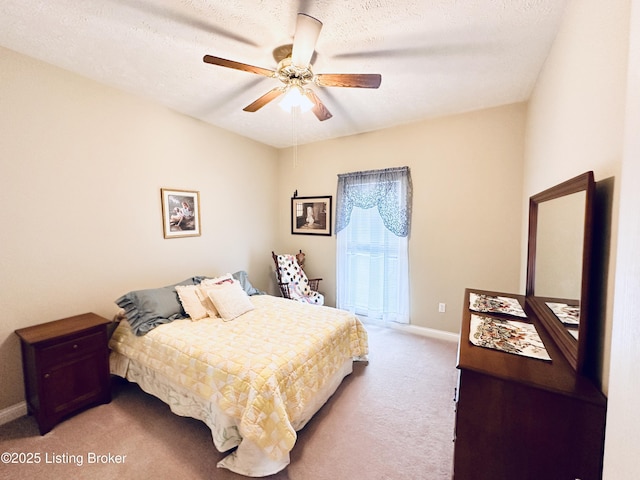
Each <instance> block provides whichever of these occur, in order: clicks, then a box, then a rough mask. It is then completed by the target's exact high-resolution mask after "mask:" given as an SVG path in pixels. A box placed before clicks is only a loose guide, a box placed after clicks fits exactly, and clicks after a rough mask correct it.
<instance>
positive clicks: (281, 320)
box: [110, 295, 368, 459]
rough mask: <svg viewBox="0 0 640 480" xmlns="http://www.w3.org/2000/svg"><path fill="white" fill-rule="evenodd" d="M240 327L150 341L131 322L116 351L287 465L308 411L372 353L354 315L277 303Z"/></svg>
mask: <svg viewBox="0 0 640 480" xmlns="http://www.w3.org/2000/svg"><path fill="white" fill-rule="evenodd" d="M250 298H251V301H252V303H253V304H254V306H255V307H256V308H255V309H254V310H252V311H249V312H247V313H245V314H243V315H241V316H240V317H238V318H236V319H235V320H232V321H229V322H224V321H222V319H219V318H218V319H212V318H207V319H203V320H199V321H197V322H194V321H191V320H189V319H187V320H177V321H174V322H172V323H168V324H165V325H161V326H159V327H157V328H155V329H154V330H152V331H150V332H149V333H147V334H146V335H144V336H142V337H136V336H135V335H133V333H131V331H130V329H129V328H128V324H127V323H126V322H123V323H122V324H121V325H120V326H119V327H118V328H117V329H116V331H115V332H114V334H113V336H112V338H111V341H110V346H111V348H112V349H113V350H114V351H117V352H119V353H121V354H123V355H125V356H127V357H129V358H132V359H135V360H137V361H138V362H141V363H143V364H145V365H146V366H148V367H150V368H152V369H153V370H156V371H158V372H160V373H161V374H163V375H165V376H166V377H168V378H170V379H173V380H174V381H176V382H178V383H179V384H180V385H183V386H184V387H186V388H188V389H189V390H191V391H192V392H194V393H196V394H197V395H198V396H201V397H202V398H204V399H206V400H213V401H215V402H216V404H217V405H218V407H219V408H220V409H221V410H222V411H223V412H224V413H226V414H227V415H229V416H231V417H232V418H235V419H236V420H237V423H238V429H239V432H240V434H241V435H242V437H243V438H247V439H250V440H252V441H253V442H254V443H255V444H257V445H258V446H259V447H260V448H261V449H262V450H264V451H265V452H266V453H267V454H268V455H269V457H271V458H273V459H279V458H281V457H282V456H283V455H288V452H289V451H290V450H291V449H292V448H293V445H294V444H295V441H296V432H295V429H294V427H293V425H295V424H296V422H297V421H299V420H300V419H299V416H300V414H301V413H302V412H303V411H304V408H305V406H306V405H307V404H308V403H309V402H310V401H311V399H312V398H313V396H314V394H315V393H316V392H318V391H319V390H320V389H321V388H322V386H323V384H324V381H325V379H328V378H330V377H331V375H332V374H333V373H335V372H336V371H337V370H338V369H339V368H340V366H341V365H342V364H344V361H345V360H346V359H349V358H352V357H359V356H364V355H366V354H367V353H368V346H367V332H366V330H365V329H364V327H363V326H362V324H361V323H360V321H359V320H358V319H357V318H356V317H355V316H354V315H352V314H350V313H348V312H345V311H342V310H337V309H334V308H330V307H319V306H315V305H307V304H304V303H299V302H294V301H291V300H285V299H282V298H279V297H272V296H269V295H259V296H253V297H250Z"/></svg>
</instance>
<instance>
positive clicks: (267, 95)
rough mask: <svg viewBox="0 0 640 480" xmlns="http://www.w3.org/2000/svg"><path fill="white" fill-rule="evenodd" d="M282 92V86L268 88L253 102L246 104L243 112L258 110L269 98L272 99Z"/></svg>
mask: <svg viewBox="0 0 640 480" xmlns="http://www.w3.org/2000/svg"><path fill="white" fill-rule="evenodd" d="M283 93H284V88H282V87H276V88H274V89H273V90H270V91H268V92H267V93H265V94H264V95H262V96H261V97H260V98H259V99H257V100H256V101H255V102H253V103H251V104H249V105H247V106H246V107H244V108H243V110H244V111H245V112H256V111H258V110H260V109H261V108H262V107H264V106H265V105H266V104H267V103H269V102H270V101H271V100H273V99H275V98H278V97H279V96H280V95H282V94H283Z"/></svg>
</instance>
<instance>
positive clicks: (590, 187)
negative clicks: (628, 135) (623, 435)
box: [526, 171, 595, 374]
mask: <svg viewBox="0 0 640 480" xmlns="http://www.w3.org/2000/svg"><path fill="white" fill-rule="evenodd" d="M582 191H584V192H585V193H586V195H585V211H584V213H585V215H584V232H583V234H584V235H583V246H582V279H581V286H580V299H579V301H580V325H579V326H578V339H577V340H576V338H575V337H573V336H572V335H571V334H570V333H569V330H568V329H567V328H566V327H564V326H563V324H562V322H561V321H560V320H559V319H558V318H557V317H556V316H555V315H554V314H553V312H552V311H551V309H550V308H549V307H548V306H547V305H546V304H545V301H547V300H548V299H547V298H542V297H536V296H535V279H536V241H537V240H536V235H537V231H538V206H539V205H540V204H541V203H543V202H547V201H549V200H553V199H555V198H560V197H564V196H566V195H571V194H573V193H578V192H582ZM594 195H595V181H594V179H593V172H592V171H589V172H585V173H583V174H582V175H578V176H577V177H574V178H572V179H570V180H567V181H566V182H562V183H560V184H559V185H556V186H555V187H551V188H549V189H547V190H544V191H543V192H540V193H538V194H536V195H534V196H532V197H531V198H530V199H529V245H528V251H527V288H526V302H527V303H528V304H529V306H530V307H531V308H532V309H533V311H534V312H535V313H536V315H537V316H538V318H539V319H540V321H541V322H542V324H543V325H544V327H545V328H546V330H547V331H548V332H549V334H550V335H551V337H552V338H553V340H554V341H555V342H556V344H557V345H558V347H559V348H560V351H562V353H563V354H564V356H565V358H566V359H567V361H568V362H569V364H570V365H571V366H572V367H573V369H574V370H575V371H576V372H577V373H580V374H582V373H584V369H585V355H586V353H587V352H586V348H587V344H588V341H587V334H588V331H589V311H590V309H589V288H590V287H589V282H590V277H591V275H590V263H591V249H592V246H591V245H592V238H593V232H592V228H593V205H594Z"/></svg>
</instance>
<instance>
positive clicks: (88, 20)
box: [0, 0, 568, 147]
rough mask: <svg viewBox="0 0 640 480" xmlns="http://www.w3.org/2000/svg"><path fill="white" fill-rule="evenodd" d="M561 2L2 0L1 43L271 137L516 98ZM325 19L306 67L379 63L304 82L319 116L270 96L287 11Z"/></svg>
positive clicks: (303, 137)
mask: <svg viewBox="0 0 640 480" xmlns="http://www.w3.org/2000/svg"><path fill="white" fill-rule="evenodd" d="M567 1H568V0H360V1H341V0H316V1H311V0H306V1H305V0H292V1H273V0H271V1H267V0H110V1H106V0H55V1H53V0H1V1H0V45H2V46H4V47H6V48H9V49H11V50H15V51H17V52H20V53H23V54H25V55H28V56H31V57H34V58H37V59H40V60H43V61H45V62H48V63H51V64H53V65H56V66H59V67H61V68H64V69H66V70H70V71H72V72H76V73H78V74H80V75H82V76H85V77H88V78H91V79H93V80H96V81H98V82H101V83H103V84H106V85H109V86H112V87H115V88H118V89H121V90H123V91H127V92H130V93H133V94H136V95H140V96H142V97H146V98H149V99H151V100H154V101H156V102H158V103H161V104H163V105H166V106H167V107H169V108H171V109H174V110H176V111H178V112H182V113H184V114H186V115H189V116H192V117H195V118H198V119H201V120H203V121H205V122H208V123H211V124H213V125H216V126H218V127H221V128H223V129H226V130H229V131H232V132H236V133H239V134H241V135H244V136H246V137H250V138H252V139H255V140H257V141H259V142H262V143H265V144H268V145H273V146H275V147H286V146H289V145H291V144H292V143H294V142H295V141H296V139H297V143H299V144H303V143H309V142H314V141H318V140H325V139H329V138H336V137H341V136H345V135H353V134H357V133H362V132H367V131H372V130H377V129H381V128H386V127H390V126H394V125H400V124H404V123H409V122H414V121H418V120H422V119H427V118H433V117H437V116H441V115H448V114H455V113H461V112H465V111H470V110H475V109H480V108H487V107H493V106H498V105H504V104H509V103H513V102H519V101H524V100H526V99H527V98H528V96H529V95H530V93H531V89H532V87H533V85H534V83H535V81H536V78H537V76H538V73H539V71H540V69H541V68H542V65H543V63H544V61H545V59H546V56H547V54H548V52H549V49H550V47H551V44H552V42H553V39H554V37H555V35H556V32H557V29H558V26H559V24H560V21H561V16H562V12H563V11H564V8H565V6H566V3H567ZM298 12H305V13H308V14H310V15H312V16H314V17H316V18H318V19H319V20H321V21H322V22H323V24H324V26H323V28H322V31H321V33H320V38H319V39H318V42H317V44H316V55H315V59H314V61H313V71H314V72H315V73H380V74H381V75H382V85H381V86H380V88H379V89H377V90H374V89H357V88H339V87H331V88H329V87H326V88H320V87H314V89H315V91H316V93H317V95H318V96H319V97H320V99H321V100H322V101H323V102H324V104H325V105H326V107H327V108H328V109H329V110H330V111H331V113H333V118H331V119H329V120H326V121H324V122H319V121H318V120H317V119H316V118H315V116H314V115H313V114H312V113H311V112H308V113H304V114H300V115H299V116H298V117H297V118H296V119H295V120H296V121H295V122H293V121H292V115H291V114H288V113H285V112H283V111H282V110H281V109H280V108H278V106H277V102H271V103H269V104H268V105H266V106H265V107H264V108H262V109H261V110H259V111H257V112H255V113H248V112H244V111H242V108H244V107H245V106H246V105H248V104H249V103H251V102H253V101H254V100H255V99H257V98H258V97H260V96H261V95H262V94H264V93H266V92H267V91H269V90H271V89H272V88H273V87H275V86H277V85H279V82H278V80H276V79H273V78H267V77H263V76H259V75H254V74H251V73H247V72H243V71H239V70H232V69H228V68H223V67H219V66H214V65H209V64H206V63H204V62H203V61H202V58H203V56H204V55H205V54H209V55H214V56H218V57H223V58H227V59H230V60H236V61H239V62H243V63H247V64H251V65H256V66H259V67H264V68H269V69H274V68H275V66H276V62H275V60H274V59H273V55H272V51H273V49H274V48H275V47H277V46H279V45H282V44H287V43H291V42H292V37H293V33H294V30H295V21H296V14H297V13H298Z"/></svg>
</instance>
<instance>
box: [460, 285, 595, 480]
mask: <svg viewBox="0 0 640 480" xmlns="http://www.w3.org/2000/svg"><path fill="white" fill-rule="evenodd" d="M471 291H473V292H476V293H483V294H487V295H495V296H507V297H512V298H517V299H518V301H519V302H520V304H521V305H522V306H523V307H524V309H525V312H526V314H527V316H528V320H529V321H531V322H532V323H533V325H535V327H536V329H537V331H538V333H539V335H540V337H541V338H542V340H543V342H544V344H545V347H546V349H547V351H548V353H549V355H550V356H551V359H552V361H550V362H549V361H543V360H539V359H534V358H531V357H525V356H521V355H516V354H511V353H505V352H502V351H498V350H494V349H490V348H484V347H479V346H475V345H473V344H472V343H471V342H470V341H469V331H470V321H471V311H470V310H469V308H468V307H469V294H470V292H471ZM464 305H465V307H464V309H463V311H464V313H463V318H462V328H461V334H460V343H459V351H458V369H459V379H458V387H457V391H456V425H455V452H454V479H455V480H511V479H514V480H515V479H518V480H577V479H579V480H597V479H600V478H601V477H602V456H603V450H604V432H605V416H606V399H605V397H604V395H603V394H602V393H601V392H600V391H599V390H598V388H596V386H595V385H594V383H593V382H592V381H591V380H589V379H588V378H586V377H584V376H581V375H579V374H577V373H576V371H575V370H574V369H573V368H572V367H571V365H570V364H569V363H568V362H567V360H566V359H565V357H564V355H563V354H562V352H561V351H560V350H559V349H558V347H557V345H556V344H555V343H554V341H553V340H552V338H551V337H550V336H549V335H548V333H547V331H546V330H545V328H544V327H543V325H542V323H541V322H540V320H539V319H538V317H537V316H536V315H535V313H534V312H533V310H532V309H531V308H530V307H529V305H527V303H526V301H525V297H524V296H520V295H511V294H505V293H499V292H487V291H480V290H469V289H467V290H466V292H465V304H464ZM496 317H498V318H509V319H511V320H518V318H516V317H504V316H501V315H496Z"/></svg>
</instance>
